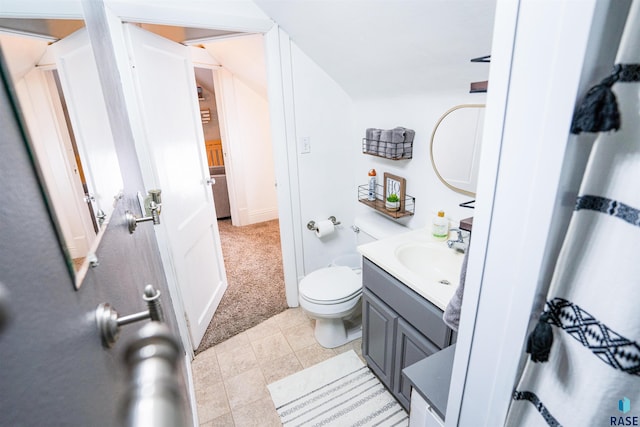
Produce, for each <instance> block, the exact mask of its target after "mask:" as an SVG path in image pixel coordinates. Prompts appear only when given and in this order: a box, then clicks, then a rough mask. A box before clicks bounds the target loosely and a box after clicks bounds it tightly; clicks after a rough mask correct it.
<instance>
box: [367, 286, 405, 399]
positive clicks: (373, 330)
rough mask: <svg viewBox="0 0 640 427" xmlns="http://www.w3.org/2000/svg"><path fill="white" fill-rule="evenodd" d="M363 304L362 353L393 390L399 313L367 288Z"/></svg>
mask: <svg viewBox="0 0 640 427" xmlns="http://www.w3.org/2000/svg"><path fill="white" fill-rule="evenodd" d="M362 304H363V305H362V355H363V356H364V358H365V360H366V361H367V364H368V365H369V368H371V370H372V371H373V372H374V373H375V374H376V375H377V376H378V378H380V380H381V381H382V383H383V384H384V385H385V386H387V388H388V389H389V390H393V388H392V387H393V375H392V372H391V370H392V367H393V355H394V348H393V342H394V338H395V325H396V319H397V317H398V315H397V314H396V313H395V312H394V311H393V310H391V309H390V308H389V307H388V306H387V305H386V304H385V303H384V302H382V301H380V299H378V298H377V297H376V296H375V295H373V294H372V293H370V292H368V291H367V290H366V289H365V290H364V292H363V294H362Z"/></svg>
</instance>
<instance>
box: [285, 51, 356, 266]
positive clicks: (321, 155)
mask: <svg viewBox="0 0 640 427" xmlns="http://www.w3.org/2000/svg"><path fill="white" fill-rule="evenodd" d="M291 62H292V68H293V70H292V71H293V96H294V104H295V133H296V141H299V139H300V138H301V137H308V138H309V141H310V143H311V152H310V153H307V154H300V149H299V145H298V150H297V162H298V174H299V185H300V215H301V219H302V227H303V230H302V244H303V250H304V271H305V274H306V273H309V272H311V271H313V270H315V269H318V268H320V267H324V266H326V265H327V264H328V263H329V262H330V261H331V259H332V258H334V257H335V256H337V255H339V254H342V253H345V252H348V251H355V234H354V233H353V231H352V230H351V228H350V226H351V225H352V224H353V215H354V208H355V205H356V203H357V202H356V194H357V192H356V187H357V185H356V184H357V183H356V181H355V180H354V175H353V168H354V159H355V158H356V156H357V155H358V148H359V143H358V141H357V139H355V138H354V128H353V117H354V110H353V102H352V100H351V99H350V98H349V96H348V95H347V94H346V92H345V91H344V90H343V89H342V88H341V87H340V86H339V85H338V84H337V83H336V82H335V81H334V80H332V79H331V78H330V77H329V76H328V75H327V74H326V73H325V72H324V71H323V70H322V69H321V68H320V67H319V66H318V65H317V64H316V63H315V62H313V61H312V60H311V59H310V58H309V57H308V56H307V55H306V54H305V53H304V52H302V51H301V50H300V49H299V48H298V47H297V46H296V45H295V43H292V44H291ZM332 215H333V216H335V217H336V218H337V220H338V221H340V222H341V223H342V224H341V226H339V227H338V228H337V230H336V232H335V233H334V234H332V235H331V236H327V237H325V238H324V239H323V240H320V239H318V238H317V237H315V234H314V233H313V232H312V231H309V230H307V228H306V224H307V222H308V221H310V220H313V221H318V220H323V219H327V218H328V217H329V216H332Z"/></svg>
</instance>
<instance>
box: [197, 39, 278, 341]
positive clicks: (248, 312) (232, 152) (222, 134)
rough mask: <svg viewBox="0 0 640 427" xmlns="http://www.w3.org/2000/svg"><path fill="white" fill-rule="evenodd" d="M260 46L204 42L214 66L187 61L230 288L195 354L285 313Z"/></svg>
mask: <svg viewBox="0 0 640 427" xmlns="http://www.w3.org/2000/svg"><path fill="white" fill-rule="evenodd" d="M263 43H264V41H263V40H262V36H260V35H246V36H238V37H233V38H232V39H229V38H227V39H223V40H217V41H216V40H213V41H210V42H203V43H202V44H201V45H200V46H199V47H201V48H203V49H204V50H205V51H206V53H207V54H208V55H209V56H210V57H211V58H212V61H213V62H211V63H209V64H204V63H202V62H200V61H205V60H206V58H203V57H202V55H198V59H196V60H194V66H195V75H196V83H197V85H198V93H199V95H201V96H199V103H200V107H201V118H202V124H203V129H204V134H205V147H206V150H207V158H208V161H209V167H210V172H211V178H212V179H211V181H212V191H213V196H214V203H215V207H216V216H217V219H218V229H219V231H220V240H221V245H222V252H223V257H224V263H225V270H226V272H227V279H228V283H229V288H228V289H227V291H226V293H225V295H224V296H223V299H222V301H221V303H220V305H219V307H218V309H217V311H216V314H215V315H214V318H213V320H212V322H211V323H210V325H209V328H208V329H207V332H206V333H205V337H204V338H203V340H202V343H201V344H200V346H199V347H198V349H197V352H201V351H203V350H206V349H207V348H209V347H210V346H212V345H215V344H217V343H219V342H221V341H223V340H225V339H227V338H230V337H231V336H233V335H235V334H237V333H240V332H242V331H244V330H246V329H248V328H250V327H252V326H255V325H256V324H258V323H260V322H261V321H263V320H265V319H266V318H268V317H270V316H272V315H275V314H277V313H279V312H281V311H282V310H284V309H286V308H287V303H286V297H285V289H284V278H283V269H282V251H281V248H280V227H279V225H280V224H279V221H278V211H277V198H276V192H275V170H274V169H275V167H274V163H273V153H272V149H271V138H270V133H271V132H270V128H269V108H268V100H267V96H266V95H267V94H266V77H265V75H266V67H265V65H264V48H263ZM198 50H202V49H198ZM200 53H202V52H200ZM194 56H195V55H194ZM214 64H219V65H214Z"/></svg>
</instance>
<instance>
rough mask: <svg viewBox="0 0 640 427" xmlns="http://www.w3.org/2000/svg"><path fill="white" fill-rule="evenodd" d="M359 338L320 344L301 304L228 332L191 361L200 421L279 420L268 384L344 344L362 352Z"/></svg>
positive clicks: (243, 426)
mask: <svg viewBox="0 0 640 427" xmlns="http://www.w3.org/2000/svg"><path fill="white" fill-rule="evenodd" d="M361 344H362V340H360V339H358V340H355V341H352V342H350V343H348V344H346V345H344V346H342V347H338V348H335V349H326V348H323V347H321V346H320V345H319V344H318V343H317V342H316V340H315V338H314V336H313V320H311V319H309V318H308V317H307V316H306V315H305V314H304V312H303V311H302V310H301V309H300V308H290V309H288V310H286V311H284V312H282V313H280V314H278V315H276V316H274V317H271V318H270V319H267V320H265V321H264V322H262V323H260V324H259V325H257V326H255V327H253V328H251V329H249V330H247V331H245V332H242V333H241V334H238V335H236V336H234V337H232V338H229V339H228V340H227V341H225V342H222V343H220V344H218V345H216V346H214V347H212V348H210V349H208V350H206V351H204V352H202V353H200V354H198V356H197V357H196V358H195V360H194V361H193V363H192V367H193V375H194V382H195V391H196V399H197V402H198V417H199V420H200V426H206V427H213V426H225V427H226V426H231V427H233V426H237V427H248V426H260V427H265V426H280V425H281V424H280V418H279V417H278V414H277V413H276V411H275V408H274V406H273V402H272V401H271V397H270V395H269V391H268V390H267V384H270V383H272V382H274V381H277V380H279V379H281V378H284V377H286V376H289V375H291V374H293V373H295V372H298V371H301V370H302V369H304V368H308V367H309V366H313V365H315V364H316V363H319V362H322V361H323V360H326V359H329V358H331V357H333V356H336V355H338V354H340V353H342V352H345V351H348V350H354V351H355V352H356V353H357V354H358V355H360V357H361V358H362V352H361Z"/></svg>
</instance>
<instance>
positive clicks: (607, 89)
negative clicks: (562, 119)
mask: <svg viewBox="0 0 640 427" xmlns="http://www.w3.org/2000/svg"><path fill="white" fill-rule="evenodd" d="M621 71H622V65H621V64H616V66H615V67H614V69H613V73H611V75H610V76H608V77H606V78H604V79H603V80H602V81H601V82H600V84H597V85H595V86H594V87H592V88H591V89H589V92H587V94H586V95H585V97H584V99H583V100H582V103H581V104H580V106H579V107H578V109H577V110H576V112H575V113H574V115H573V122H572V123H571V133H573V134H576V135H577V134H579V133H581V132H606V131H609V130H618V129H620V113H619V112H618V102H617V101H616V95H615V94H614V93H613V91H612V90H611V86H613V84H614V83H615V82H617V81H618V80H619V79H620V73H621Z"/></svg>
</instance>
